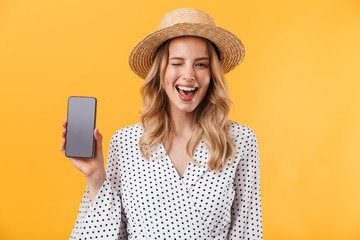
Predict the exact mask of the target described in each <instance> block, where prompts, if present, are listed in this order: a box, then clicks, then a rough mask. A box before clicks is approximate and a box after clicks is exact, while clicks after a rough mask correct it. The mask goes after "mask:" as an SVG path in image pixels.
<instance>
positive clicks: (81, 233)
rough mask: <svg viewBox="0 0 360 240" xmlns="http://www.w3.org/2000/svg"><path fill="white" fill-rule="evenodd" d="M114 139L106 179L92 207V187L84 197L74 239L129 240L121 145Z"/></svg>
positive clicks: (71, 237) (109, 154) (110, 148)
mask: <svg viewBox="0 0 360 240" xmlns="http://www.w3.org/2000/svg"><path fill="white" fill-rule="evenodd" d="M116 135H117V133H115V134H114V136H113V137H112V139H111V142H110V146H109V152H108V158H107V165H106V179H105V181H104V183H103V185H102V186H101V188H100V190H99V192H98V194H97V195H96V197H95V199H94V202H93V204H92V205H91V200H90V194H89V189H88V187H87V188H86V190H85V193H84V196H83V198H82V201H81V204H80V208H79V213H78V216H77V219H76V222H75V226H74V228H73V231H72V233H71V236H70V239H82V240H86V239H111V240H115V239H117V240H118V239H127V231H126V219H125V216H124V211H123V208H122V204H121V182H120V176H119V167H120V166H119V160H118V156H119V143H118V140H117V137H116Z"/></svg>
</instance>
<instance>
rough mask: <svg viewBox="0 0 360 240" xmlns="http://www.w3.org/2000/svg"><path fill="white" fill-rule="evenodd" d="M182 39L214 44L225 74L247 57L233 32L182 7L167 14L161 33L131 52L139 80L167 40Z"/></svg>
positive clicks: (161, 24) (162, 22)
mask: <svg viewBox="0 0 360 240" xmlns="http://www.w3.org/2000/svg"><path fill="white" fill-rule="evenodd" d="M180 36H198V37H203V38H206V39H208V40H210V41H211V42H213V43H214V44H215V45H216V46H217V48H218V50H219V52H220V60H221V61H220V64H221V68H222V70H223V72H224V73H228V72H230V71H231V70H232V69H234V68H235V67H236V66H237V65H239V64H240V62H241V61H242V59H243V58H244V54H245V50H244V45H243V44H242V43H241V41H240V39H238V38H237V37H236V36H235V35H234V34H232V33H231V32H229V31H227V30H225V29H223V28H220V27H217V26H216V24H215V21H214V19H213V18H212V17H211V16H210V15H209V14H207V13H205V12H203V11H200V10H198V9H193V8H179V9H175V10H173V11H171V12H168V13H167V14H166V15H165V16H164V17H163V18H162V19H161V21H160V24H159V26H158V30H157V31H155V32H152V33H150V34H149V35H147V36H146V37H145V38H143V39H142V40H141V41H140V42H139V43H138V44H137V45H136V46H135V47H134V48H133V50H132V51H131V53H130V56H129V64H130V68H131V70H133V71H134V72H135V73H136V74H137V75H138V76H139V77H141V78H145V77H146V76H147V74H148V72H149V70H150V68H151V66H152V64H153V61H154V58H155V54H156V51H157V49H158V48H159V46H160V45H161V44H162V43H163V42H165V41H166V40H169V39H172V38H175V37H180Z"/></svg>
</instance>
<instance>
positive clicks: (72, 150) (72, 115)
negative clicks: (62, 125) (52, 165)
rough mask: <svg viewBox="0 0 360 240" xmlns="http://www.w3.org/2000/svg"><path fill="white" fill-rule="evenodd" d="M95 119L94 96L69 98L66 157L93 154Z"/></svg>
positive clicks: (89, 156)
mask: <svg viewBox="0 0 360 240" xmlns="http://www.w3.org/2000/svg"><path fill="white" fill-rule="evenodd" d="M95 119H96V99H95V98H92V97H70V98H69V102H68V113H67V130H66V145H65V155H66V156H67V157H76V158H91V157H92V156H93V151H94V129H95Z"/></svg>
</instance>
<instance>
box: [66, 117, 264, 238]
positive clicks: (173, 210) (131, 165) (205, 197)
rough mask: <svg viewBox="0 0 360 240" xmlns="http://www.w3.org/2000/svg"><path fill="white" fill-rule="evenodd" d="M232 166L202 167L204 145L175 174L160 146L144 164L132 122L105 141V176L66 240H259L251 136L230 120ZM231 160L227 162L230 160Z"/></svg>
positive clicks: (257, 165) (137, 131) (257, 186)
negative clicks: (198, 164)
mask: <svg viewBox="0 0 360 240" xmlns="http://www.w3.org/2000/svg"><path fill="white" fill-rule="evenodd" d="M229 124H230V134H231V137H232V139H233V141H234V144H235V151H236V157H235V162H234V163H233V164H232V165H231V166H230V167H229V166H225V168H224V169H223V170H221V171H217V172H214V171H210V170H209V169H208V167H207V165H206V163H207V161H208V151H207V148H206V145H205V143H204V141H201V142H200V144H199V146H198V147H197V149H196V151H195V154H194V159H195V161H197V162H198V163H200V164H201V165H202V166H197V165H195V164H193V163H191V162H190V163H189V165H188V167H187V169H186V171H185V173H184V175H183V177H181V178H180V177H179V175H178V173H177V171H176V169H175V167H174V165H173V164H172V162H171V160H170V158H169V156H168V155H167V154H166V151H165V149H164V147H163V145H162V144H159V145H158V146H157V148H156V149H154V151H153V154H152V155H151V159H150V161H148V160H145V159H144V158H143V157H142V155H141V153H140V151H139V148H138V142H139V139H140V137H141V135H142V132H143V130H142V127H141V125H140V124H139V123H138V124H136V125H132V126H129V127H126V128H123V129H121V130H119V131H117V132H116V133H115V134H114V135H113V137H112V139H111V142H110V147H109V153H108V160H107V166H106V174H107V175H106V179H105V182H104V184H103V185H102V187H101V189H100V191H99V193H98V194H97V196H96V198H95V200H94V202H93V204H92V205H91V202H90V196H89V191H88V188H87V189H86V191H85V194H84V196H83V199H82V202H81V205H80V209H79V213H78V217H77V220H76V223H75V226H74V229H73V231H72V233H71V236H70V239H141V240H143V239H194V240H203V239H204V240H205V239H219V240H220V239H221V240H225V239H228V240H235V239H262V217H261V202H260V162H259V152H258V144H257V139H256V136H255V134H254V132H253V131H252V130H251V129H250V128H248V127H246V126H243V125H240V124H238V123H235V122H231V121H229ZM229 161H230V160H229Z"/></svg>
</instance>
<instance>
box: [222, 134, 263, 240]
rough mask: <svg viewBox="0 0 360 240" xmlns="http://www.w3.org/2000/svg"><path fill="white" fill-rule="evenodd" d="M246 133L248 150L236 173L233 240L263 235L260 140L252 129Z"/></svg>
mask: <svg viewBox="0 0 360 240" xmlns="http://www.w3.org/2000/svg"><path fill="white" fill-rule="evenodd" d="M246 135H247V136H246V139H245V144H244V145H245V148H246V149H245V152H244V155H243V159H241V161H240V162H239V163H238V166H237V170H236V173H235V182H234V189H235V198H234V201H233V205H232V209H231V218H232V219H231V226H230V231H229V234H228V239H229V240H235V239H251V240H255V239H256V240H257V239H262V238H263V235H262V215H261V200H260V159H259V150H258V142H257V138H256V135H255V133H254V132H253V131H252V130H251V129H248V133H247V134H246Z"/></svg>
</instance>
